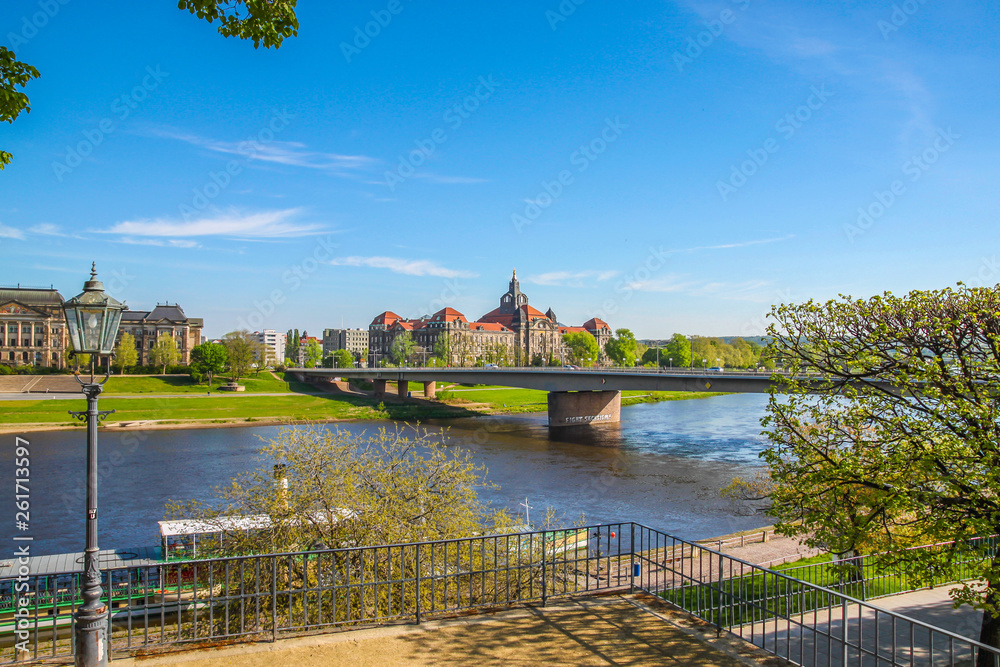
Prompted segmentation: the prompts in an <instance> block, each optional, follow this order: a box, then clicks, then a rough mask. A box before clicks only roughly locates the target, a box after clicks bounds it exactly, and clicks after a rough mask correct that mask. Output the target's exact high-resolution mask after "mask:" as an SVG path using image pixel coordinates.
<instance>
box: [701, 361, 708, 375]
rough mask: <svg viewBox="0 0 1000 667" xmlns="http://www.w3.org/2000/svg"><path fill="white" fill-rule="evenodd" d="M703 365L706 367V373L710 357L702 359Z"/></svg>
mask: <svg viewBox="0 0 1000 667" xmlns="http://www.w3.org/2000/svg"><path fill="white" fill-rule="evenodd" d="M701 367H702V368H704V369H705V372H706V373H707V372H708V359H702V360H701Z"/></svg>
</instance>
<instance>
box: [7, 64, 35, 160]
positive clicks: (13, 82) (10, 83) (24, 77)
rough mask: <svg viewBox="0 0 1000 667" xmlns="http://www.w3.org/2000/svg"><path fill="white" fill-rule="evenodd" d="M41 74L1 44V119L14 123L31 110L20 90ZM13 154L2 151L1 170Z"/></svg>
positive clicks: (26, 97) (26, 98) (25, 96)
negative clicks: (17, 58)
mask: <svg viewBox="0 0 1000 667" xmlns="http://www.w3.org/2000/svg"><path fill="white" fill-rule="evenodd" d="M39 76H41V75H40V74H39V73H38V70H37V69H35V68H34V67H32V66H31V65H28V64H26V63H22V62H19V61H17V60H16V59H15V57H14V52H13V51H11V50H10V49H8V48H7V47H5V46H0V121H6V122H8V123H13V122H14V119H15V118H17V117H18V116H19V115H20V114H21V112H22V111H24V112H25V113H30V112H31V104H30V102H29V101H28V96H27V95H25V94H24V93H22V92H21V91H19V90H18V88H23V87H24V86H25V85H26V84H27V83H28V82H29V81H31V80H32V79H37V78H38V77H39ZM12 159H13V156H12V155H11V154H10V153H8V152H6V151H0V170H2V169H3V168H4V167H5V166H6V165H8V164H10V161H11V160H12Z"/></svg>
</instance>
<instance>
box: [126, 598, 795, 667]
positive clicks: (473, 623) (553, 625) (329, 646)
mask: <svg viewBox="0 0 1000 667" xmlns="http://www.w3.org/2000/svg"><path fill="white" fill-rule="evenodd" d="M710 642H711V643H710ZM769 662H770V661H769V660H768V658H767V657H766V656H764V654H762V653H759V652H758V651H757V650H756V649H753V648H752V647H749V646H747V645H746V644H744V643H742V642H737V641H735V640H733V639H732V638H731V637H723V639H721V640H717V639H715V631H714V630H713V629H712V628H711V626H707V625H705V624H701V623H699V622H692V621H691V620H690V619H689V617H687V616H686V615H684V614H678V613H675V612H671V611H669V610H667V609H665V608H662V607H661V608H657V609H653V608H651V607H649V606H647V605H646V604H644V603H642V602H640V601H638V600H637V599H635V598H632V597H629V596H608V597H603V598H585V599H577V600H573V601H569V602H565V603H558V604H553V605H550V606H548V607H529V608H527V609H517V610H512V611H506V612H502V613H498V614H491V615H489V614H484V615H479V616H472V617H466V618H460V619H451V620H445V621H436V622H429V623H424V624H422V625H419V626H417V625H395V626H387V627H380V628H372V629H368V630H356V631H350V632H333V633H330V634H324V635H313V636H310V637H301V638H296V639H286V640H281V641H278V642H275V643H259V644H245V645H240V646H233V647H228V648H220V649H203V650H200V651H185V652H181V653H172V654H169V655H163V656H159V657H153V658H150V657H143V658H135V659H116V660H115V661H114V665H115V666H116V667H126V666H128V667H161V666H165V665H184V666H186V667H224V666H225V667H230V666H231V667H236V666H237V665H238V666H240V667H275V666H276V665H282V666H283V667H284V666H287V667H304V666H305V665H331V666H335V667H336V666H341V665H343V666H345V667H346V666H349V665H350V666H353V665H365V666H369V665H370V666H373V667H390V666H393V665H446V666H448V665H450V666H454V667H466V666H470V665H471V666H474V667H475V666H479V665H525V666H527V665H532V666H533V665H545V666H546V667H552V666H556V665H637V666H638V665H671V666H677V667H680V666H682V665H683V666H687V665H690V666H692V667H695V666H698V667H711V666H713V665H714V666H718V667H741V666H743V665H761V664H769ZM775 664H777V663H775Z"/></svg>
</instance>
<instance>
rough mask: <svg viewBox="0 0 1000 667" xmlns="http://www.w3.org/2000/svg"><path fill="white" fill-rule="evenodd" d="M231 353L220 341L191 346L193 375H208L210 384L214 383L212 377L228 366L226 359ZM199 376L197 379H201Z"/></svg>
mask: <svg viewBox="0 0 1000 667" xmlns="http://www.w3.org/2000/svg"><path fill="white" fill-rule="evenodd" d="M228 358H229V353H228V352H227V351H226V347H225V345H220V344H219V343H202V344H201V345H195V346H194V347H193V348H191V375H192V377H195V376H199V377H204V376H208V384H209V386H211V385H212V378H213V377H214V376H215V374H216V373H221V372H222V370H223V369H224V368H225V367H226V360H227V359H228ZM199 377H196V378H195V379H196V380H198V381H199V382H200V381H201V380H200V379H199Z"/></svg>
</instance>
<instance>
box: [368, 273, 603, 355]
mask: <svg viewBox="0 0 1000 667" xmlns="http://www.w3.org/2000/svg"><path fill="white" fill-rule="evenodd" d="M571 331H586V332H588V333H590V334H591V335H593V336H594V337H595V338H596V339H597V342H598V344H599V345H600V348H601V350H602V352H603V350H604V345H605V343H607V341H608V339H609V338H610V336H611V328H610V327H609V326H608V324H607V323H606V322H604V321H603V320H601V319H599V318H596V317H594V318H591V319H590V320H588V321H587V322H585V323H584V325H583V326H582V327H566V326H563V325H560V324H559V323H558V321H557V320H556V316H555V313H554V312H553V310H552V309H551V308H549V309H548V311H547V312H544V313H543V312H542V311H540V310H538V309H537V308H535V307H534V306H532V305H530V304H529V303H528V296H527V295H526V294H525V293H524V292H522V291H521V286H520V283H519V282H518V280H517V271H514V272H513V274H512V275H511V279H510V283H509V284H508V287H507V291H506V292H505V293H504V294H502V295H501V296H500V305H499V306H498V307H496V308H494V309H493V310H491V311H490V312H488V313H486V314H485V315H483V316H482V317H480V318H479V319H478V320H476V321H474V322H470V321H469V320H468V319H467V318H466V317H465V315H464V314H462V313H461V312H459V311H457V310H455V309H454V308H450V307H446V308H442V309H441V310H439V311H437V312H436V313H434V314H433V315H425V316H423V317H421V318H418V319H405V318H402V317H400V316H399V315H397V314H396V313H394V312H392V311H390V310H387V311H385V312H382V313H380V314H379V315H377V316H375V318H374V319H373V320H372V323H371V324H370V325H369V326H368V332H369V333H368V335H369V343H370V347H369V364H371V365H378V364H379V363H380V362H381V361H383V360H386V359H390V358H391V355H392V343H393V341H394V340H396V338H397V337H398V336H400V335H402V334H403V333H404V332H405V333H408V334H409V335H410V337H411V338H412V339H413V342H414V343H416V357H415V358H411V359H410V360H407V363H418V362H425V361H426V360H427V359H428V358H430V357H431V356H435V355H437V356H440V355H445V356H446V357H447V358H448V361H447V363H448V364H449V365H456V366H472V365H476V364H482V363H497V364H501V365H505V366H511V365H513V366H528V365H540V364H553V363H563V362H564V361H565V360H566V350H565V347H564V346H563V343H562V335H563V334H564V333H567V332H571Z"/></svg>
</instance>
